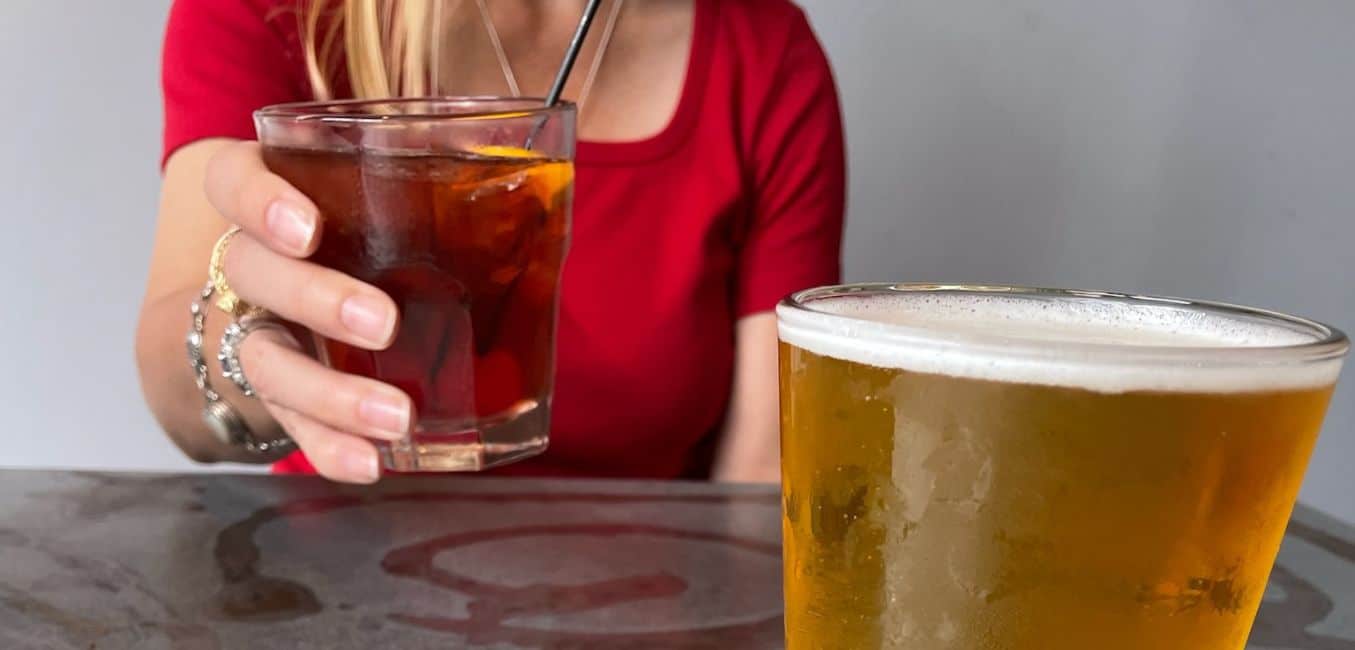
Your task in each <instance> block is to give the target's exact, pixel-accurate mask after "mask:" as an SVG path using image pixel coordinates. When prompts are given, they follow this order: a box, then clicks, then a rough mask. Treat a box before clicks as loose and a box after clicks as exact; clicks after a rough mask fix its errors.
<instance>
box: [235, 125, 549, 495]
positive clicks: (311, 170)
mask: <svg viewBox="0 0 1355 650" xmlns="http://www.w3.org/2000/svg"><path fill="white" fill-rule="evenodd" d="M528 108H530V109H531V110H528ZM572 110H573V109H572V108H570V107H565V109H564V110H563V111H562V110H560V109H539V106H537V105H536V104H533V103H531V102H530V101H529V100H479V99H466V100H455V99H448V100H397V101H392V102H366V103H364V102H338V103H330V104H309V105H297V106H282V107H277V108H274V109H265V110H264V111H262V112H261V113H260V115H259V117H258V122H259V128H260V139H261V140H262V142H263V145H264V147H263V158H264V162H265V163H266V164H267V166H268V167H269V169H270V170H272V171H273V172H275V173H277V174H278V175H279V176H281V177H282V178H284V179H286V180H287V181H288V182H289V183H291V184H292V185H293V186H295V187H296V188H297V189H298V190H300V191H301V192H302V193H304V194H306V195H307V196H309V197H310V198H311V199H312V200H313V201H314V202H315V204H316V206H317V207H318V208H319V210H320V214H321V215H322V218H323V229H322V232H321V235H320V237H321V238H320V244H319V248H318V250H317V251H316V252H315V254H314V255H313V256H312V257H311V260H312V261H314V262H316V263H318V264H321V265H323V266H326V267H329V268H332V269H336V270H338V271H341V272H343V273H346V274H348V275H351V276H353V277H355V278H357V279H359V280H362V281H364V282H367V283H369V284H372V285H373V286H376V287H377V288H379V289H381V290H382V291H385V292H386V293H387V294H389V295H390V297H391V298H392V299H393V300H394V301H395V304H396V306H397V307H398V308H399V313H400V323H399V326H398V329H397V331H396V336H395V341H394V343H393V344H392V345H391V346H390V347H389V348H387V349H385V350H379V351H372V350H365V349H362V348H359V347H354V346H351V345H348V344H346V343H343V342H341V341H335V340H329V339H325V338H323V337H319V336H318V335H317V337H316V342H317V347H318V349H319V352H320V357H321V360H322V361H324V362H325V363H326V364H327V365H329V366H331V367H333V368H335V369H336V370H340V371H343V372H346V373H352V374H357V375H362V376H366V377H371V378H374V379H377V380H380V381H384V382H387V383H390V384H392V385H394V386H397V387H399V388H401V389H403V390H404V391H405V392H406V393H408V394H409V396H410V397H411V399H412V400H413V403H414V408H415V412H416V413H417V416H418V420H417V424H416V431H415V433H414V434H413V436H412V438H411V439H410V440H408V441H406V442H403V443H396V444H394V445H391V446H389V447H383V457H384V459H385V462H386V465H387V466H388V467H390V468H392V469H397V470H421V469H428V470H464V469H472V470H473V469H481V468H484V467H488V466H492V465H496V464H501V463H504V462H508V461H511V460H514V459H517V458H521V457H524V456H528V455H532V454H535V453H539V452H540V451H541V450H543V449H545V447H546V436H547V430H548V424H549V404H550V396H551V388H552V382H553V380H554V359H555V355H554V343H555V326H556V323H555V321H556V307H557V302H558V295H559V291H558V288H559V278H560V271H561V265H562V263H563V260H564V256H565V250H566V244H567V236H568V231H569V211H570V202H571V191H572V187H573V183H572V180H573V166H572V163H571V162H570V156H572V151H573V135H572ZM493 111H508V112H506V113H502V114H496V113H494V112H493ZM531 138H535V143H536V145H537V148H536V149H534V150H530V151H529V150H526V149H524V148H522V147H521V146H520V145H521V144H522V143H524V142H525V141H526V140H528V139H531ZM502 141H508V142H515V143H518V144H517V145H503V144H485V143H486V142H502ZM354 142H358V143H359V144H354ZM552 142H553V143H554V146H553V147H552V146H551V143H552ZM552 148H553V149H554V151H555V152H556V153H557V154H559V155H551V150H552Z"/></svg>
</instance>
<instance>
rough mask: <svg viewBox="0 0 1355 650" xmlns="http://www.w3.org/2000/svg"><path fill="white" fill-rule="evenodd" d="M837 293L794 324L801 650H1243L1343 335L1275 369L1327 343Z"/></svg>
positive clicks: (791, 455) (794, 549) (797, 309)
mask: <svg viewBox="0 0 1355 650" xmlns="http://www.w3.org/2000/svg"><path fill="white" fill-rule="evenodd" d="M830 294H832V295H828V296H826V297H823V298H821V299H817V300H807V301H806V302H804V303H803V304H799V305H797V304H783V305H782V307H781V308H780V309H779V310H778V311H779V313H780V316H781V325H780V331H781V339H782V342H781V369H780V372H781V382H782V390H783V392H782V402H781V404H782V406H781V408H782V454H783V461H782V462H783V488H782V489H783V499H784V517H783V528H784V540H785V541H784V543H785V595H786V635H787V637H786V638H787V648H788V649H790V650H797V649H805V648H815V649H822V648H851V649H854V650H863V649H871V648H890V649H926V650H947V649H951V648H954V649H965V650H987V649H993V650H997V649H1002V650H1059V649H1063V648H1067V649H1070V650H1071V649H1077V650H1086V649H1091V648H1095V649H1098V650H1114V649H1117V648H1123V649H1126V650H1131V649H1132V650H1148V649H1152V650H1176V649H1181V650H1186V649H1190V650H1200V649H1208V650H1240V649H1241V648H1243V646H1244V645H1245V643H1246V639H1247V634H1248V631H1249V629H1250V627H1251V623H1252V619H1253V617H1254V615H1255V612H1256V609H1257V607H1258V606H1259V604H1260V600H1261V596H1262V593H1263V591H1264V589H1265V584H1266V579H1267V576H1268V574H1269V572H1270V568H1271V565H1272V563H1273V561H1274V558H1275V554H1276V552H1277V551H1278V548H1279V543H1280V539H1281V537H1282V535H1283V532H1284V528H1285V525H1286V523H1287V520H1288V516H1289V513H1290V510H1291V508H1292V506H1293V503H1294V500H1295V497H1296V495H1297V493H1298V489H1299V485H1300V482H1301V481H1302V478H1303V472H1304V469H1305V467H1306V464H1307V461H1308V457H1309V454H1310V452H1311V451H1312V448H1313V445H1314V442H1315V440H1316V438H1317V433H1318V429H1319V427H1320V424H1321V421H1322V417H1323V414H1324V411H1325V409H1326V406H1327V402H1328V399H1329V398H1330V396H1331V392H1332V387H1333V384H1334V382H1335V379H1336V373H1337V371H1338V369H1339V364H1340V353H1341V352H1342V351H1343V346H1344V342H1343V340H1342V339H1341V337H1340V333H1339V332H1334V331H1331V330H1326V333H1327V335H1328V338H1329V339H1331V340H1329V341H1327V345H1328V347H1329V348H1330V349H1331V350H1335V351H1334V352H1330V350H1329V352H1330V354H1328V356H1327V357H1325V358H1321V359H1316V360H1311V359H1310V360H1301V361H1294V362H1291V363H1281V362H1280V361H1282V360H1281V359H1279V357H1278V356H1277V355H1279V354H1283V353H1282V352H1278V351H1277V350H1279V348H1278V347H1277V346H1298V347H1295V348H1288V349H1290V350H1296V349H1302V346H1305V345H1310V346H1315V345H1318V340H1319V339H1321V338H1322V336H1323V334H1322V332H1316V333H1309V332H1302V331H1299V329H1297V326H1296V325H1294V324H1293V323H1292V322H1289V321H1285V322H1283V323H1274V324H1270V323H1266V322H1263V321H1262V320H1259V319H1257V318H1243V317H1241V316H1234V315H1231V314H1225V313H1224V312H1223V310H1211V309H1206V308H1204V307H1201V306H1195V305H1183V304H1172V303H1166V302H1151V301H1138V300H1134V299H1129V298H1127V297H1112V296H1105V297H1099V296H1088V295H1087V294H1083V295H1081V296H1074V295H1072V294H1069V295H1064V296H1061V297H1058V298H1051V297H1049V296H1039V295H1034V294H1029V295H1024V294H1021V293H1020V292H1016V293H1010V292H992V291H987V290H982V289H970V290H964V289H958V288H936V287H916V288H912V289H908V288H903V289H887V288H881V287H875V288H874V290H871V291H862V292H854V293H848V292H836V293H834V292H830ZM1315 327H1320V326H1315ZM1266 348H1269V349H1266ZM1197 352H1198V355H1197V354H1196V353H1197ZM1257 352H1259V355H1256V356H1261V357H1262V358H1263V359H1264V360H1266V361H1267V363H1265V364H1260V363H1257V361H1256V359H1253V358H1249V353H1257ZM1197 357H1198V358H1197Z"/></svg>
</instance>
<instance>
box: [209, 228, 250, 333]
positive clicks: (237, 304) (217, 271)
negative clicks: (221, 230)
mask: <svg viewBox="0 0 1355 650" xmlns="http://www.w3.org/2000/svg"><path fill="white" fill-rule="evenodd" d="M240 232H241V230H240V227H239V226H232V227H231V229H230V230H227V231H226V234H224V235H222V236H221V238H220V239H218V240H216V245H215V246H213V247H212V261H211V262H210V263H209V264H208V265H207V277H208V278H210V279H211V281H212V288H213V289H215V290H216V306H217V308H218V309H220V310H221V311H224V312H226V313H227V314H230V315H231V316H234V317H236V318H239V317H241V316H244V315H246V314H249V313H252V312H255V311H258V309H257V308H255V307H254V306H253V305H250V304H249V303H247V302H245V301H244V300H241V299H240V296H237V295H235V292H234V291H232V290H231V286H230V284H228V283H227V282H226V270H225V269H224V268H223V267H224V266H225V263H226V249H227V248H230V245H231V240H232V239H234V238H235V236H236V235H238V234H240Z"/></svg>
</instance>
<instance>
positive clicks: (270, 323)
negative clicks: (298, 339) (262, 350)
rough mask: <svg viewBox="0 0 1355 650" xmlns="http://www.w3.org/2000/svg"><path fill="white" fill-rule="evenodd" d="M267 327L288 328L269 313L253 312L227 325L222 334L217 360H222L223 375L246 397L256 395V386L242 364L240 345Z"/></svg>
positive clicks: (284, 329)
mask: <svg viewBox="0 0 1355 650" xmlns="http://www.w3.org/2000/svg"><path fill="white" fill-rule="evenodd" d="M266 328H275V329H280V330H283V331H286V329H287V328H285V327H283V325H282V323H280V322H278V321H277V319H274V318H272V317H270V316H269V315H267V314H252V315H249V316H245V317H243V318H241V319H239V320H237V321H235V322H233V323H231V324H230V325H227V326H226V331H225V332H223V333H222V334H221V347H220V348H219V349H218V351H217V353H216V358H217V360H218V361H220V362H221V376H222V377H225V378H226V379H229V380H231V382H232V383H234V384H235V387H236V388H239V389H240V392H241V393H244V394H245V397H253V396H254V387H253V386H251V385H250V383H249V379H248V378H247V377H245V369H244V367H243V366H241V365H240V346H241V345H243V344H244V342H245V339H246V338H248V337H249V335H250V334H253V333H254V332H257V331H259V330H261V329H266Z"/></svg>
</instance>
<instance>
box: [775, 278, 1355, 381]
mask: <svg viewBox="0 0 1355 650" xmlns="http://www.w3.org/2000/svg"><path fill="white" fill-rule="evenodd" d="M933 292H934V293H947V292H952V293H953V292H958V293H969V294H974V295H991V296H1008V297H1015V298H1021V297H1027V298H1044V299H1069V298H1076V299H1095V300H1106V301H1111V302H1119V303H1130V304H1136V305H1143V306H1156V307H1164V308H1167V307H1174V308H1178V309H1180V308H1193V309H1197V310H1200V311H1203V312H1206V313H1212V314H1216V315H1219V316H1223V317H1230V316H1231V317H1234V318H1246V319H1251V320H1256V321H1260V322H1262V323H1265V324H1271V325H1274V326H1277V327H1283V328H1286V329H1288V330H1290V331H1293V332H1295V333H1298V334H1300V335H1308V336H1312V337H1313V340H1312V341H1306V342H1302V343H1286V344H1280V345H1241V344H1224V345H1211V346H1199V345H1195V346H1174V345H1151V344H1149V345H1137V344H1123V343H1100V342H1081V341H1079V342H1067V341H1055V340H1044V339H1033V338H1028V337H1024V338H1023V337H1013V336H1004V335H1002V334H989V333H973V332H966V333H955V332H946V331H940V330H938V329H936V328H934V327H924V326H910V325H902V324H898V323H886V322H882V321H878V320H871V319H868V318H860V317H856V316H846V315H842V314H837V313H833V312H829V311H825V310H822V309H815V308H813V307H812V304H813V303H814V302H815V301H819V300H824V299H831V298H840V297H846V296H853V295H863V294H864V295H869V294H886V295H887V294H899V293H903V294H920V293H933ZM776 311H777V318H778V321H780V322H781V323H783V324H789V325H790V326H792V327H800V328H805V329H807V330H811V331H818V332H820V333H824V330H825V328H824V326H823V323H839V324H845V323H850V324H851V325H852V326H853V330H854V331H855V332H856V333H858V335H859V336H863V337H869V338H870V339H871V340H872V341H878V342H879V343H881V344H884V345H892V346H911V345H929V346H942V347H963V348H964V349H965V350H967V351H972V352H976V353H978V352H982V353H984V354H991V355H994V356H997V357H1002V358H1029V359H1047V358H1058V359H1070V358H1075V359H1078V360H1083V361H1089V362H1100V361H1113V362H1120V363H1125V362H1128V363H1150V364H1155V363H1173V364H1180V363H1183V362H1185V363H1195V364H1199V365H1202V366H1204V365H1207V366H1217V365H1225V366H1232V365H1247V366H1266V365H1296V364H1305V363H1320V362H1323V361H1332V360H1340V359H1342V358H1344V357H1345V355H1346V353H1347V352H1348V350H1349V348H1350V342H1349V340H1348V339H1347V338H1346V335H1345V333H1344V332H1342V331H1341V330H1340V329H1338V328H1336V327H1333V326H1331V325H1327V324H1324V323H1320V322H1318V321H1315V320H1310V319H1307V318H1302V317H1299V316H1293V315H1290V314H1285V313H1282V312H1277V311H1271V310H1267V309H1260V308H1256V307H1247V306H1243V305H1236V304H1231V303H1225V302H1214V301H1208V300H1194V299H1188V298H1175V297H1169V296H1154V295H1143V294H1132V293H1122V292H1116V291H1102V290H1086V289H1052V288H1044V287H1028V286H1020V285H994V284H939V283H925V282H904V283H893V282H866V283H854V284H841V285H831V286H824V287H816V288H812V289H805V290H803V291H798V292H796V293H793V294H791V295H789V296H787V297H786V298H784V299H782V300H781V301H780V302H779V303H778V304H777V309H776ZM796 314H812V315H813V317H812V319H797V318H796ZM787 321H792V322H789V323H787ZM795 321H798V322H795ZM814 321H818V324H815V323H814Z"/></svg>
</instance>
